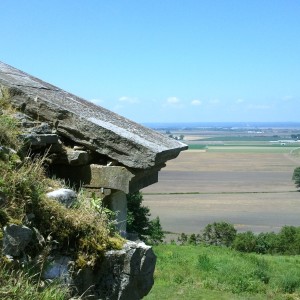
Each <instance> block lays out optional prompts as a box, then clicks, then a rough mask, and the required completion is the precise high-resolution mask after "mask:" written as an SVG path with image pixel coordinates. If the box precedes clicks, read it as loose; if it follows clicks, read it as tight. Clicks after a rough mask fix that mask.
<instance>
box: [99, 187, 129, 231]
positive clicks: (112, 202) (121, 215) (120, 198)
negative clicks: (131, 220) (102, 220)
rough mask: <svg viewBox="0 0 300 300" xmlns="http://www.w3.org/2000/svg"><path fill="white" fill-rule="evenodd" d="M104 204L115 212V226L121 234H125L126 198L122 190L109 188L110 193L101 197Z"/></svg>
mask: <svg viewBox="0 0 300 300" xmlns="http://www.w3.org/2000/svg"><path fill="white" fill-rule="evenodd" d="M103 202H104V204H105V205H106V206H107V207H108V208H109V209H110V210H112V211H114V212H116V213H117V215H116V222H117V224H116V228H117V230H118V231H119V232H120V233H121V235H122V236H126V220H127V198H126V194H125V193H124V192H122V191H116V190H111V193H110V194H109V195H107V196H106V197H105V198H104V199H103Z"/></svg>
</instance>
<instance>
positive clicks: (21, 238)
mask: <svg viewBox="0 0 300 300" xmlns="http://www.w3.org/2000/svg"><path fill="white" fill-rule="evenodd" d="M32 236H33V232H32V230H31V229H30V228H28V227H26V226H22V225H15V224H11V225H7V226H5V227H4V228H3V254H4V255H11V256H20V255H21V254H22V252H23V251H24V249H25V248H26V246H27V245H28V244H29V243H30V241H31V240H32Z"/></svg>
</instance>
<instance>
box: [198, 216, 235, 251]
mask: <svg viewBox="0 0 300 300" xmlns="http://www.w3.org/2000/svg"><path fill="white" fill-rule="evenodd" d="M235 236H236V229H235V228H234V227H233V225H232V224H229V223H226V222H219V223H217V222H214V223H213V224H208V225H207V226H206V227H205V228H204V230H203V232H202V238H201V239H202V241H203V242H204V243H205V244H209V245H216V246H227V247H228V246H230V245H231V244H232V242H233V241H234V239H235Z"/></svg>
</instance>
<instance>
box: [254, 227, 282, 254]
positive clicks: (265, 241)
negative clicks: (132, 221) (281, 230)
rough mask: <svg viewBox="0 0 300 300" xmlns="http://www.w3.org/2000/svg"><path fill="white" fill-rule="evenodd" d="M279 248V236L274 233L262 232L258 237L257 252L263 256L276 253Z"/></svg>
mask: <svg viewBox="0 0 300 300" xmlns="http://www.w3.org/2000/svg"><path fill="white" fill-rule="evenodd" d="M277 246H278V236H277V234H276V233H274V232H266V233H264V232H262V233H260V234H259V235H258V236H257V237H256V247H255V252H256V253H261V254H266V253H269V254H273V253H276V251H277Z"/></svg>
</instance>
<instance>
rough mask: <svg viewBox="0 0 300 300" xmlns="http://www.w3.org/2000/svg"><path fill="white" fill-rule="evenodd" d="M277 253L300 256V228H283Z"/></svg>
mask: <svg viewBox="0 0 300 300" xmlns="http://www.w3.org/2000/svg"><path fill="white" fill-rule="evenodd" d="M277 252H279V253H282V254H300V227H295V226H283V227H282V228H281V230H280V232H279V234H278V245H277Z"/></svg>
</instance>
